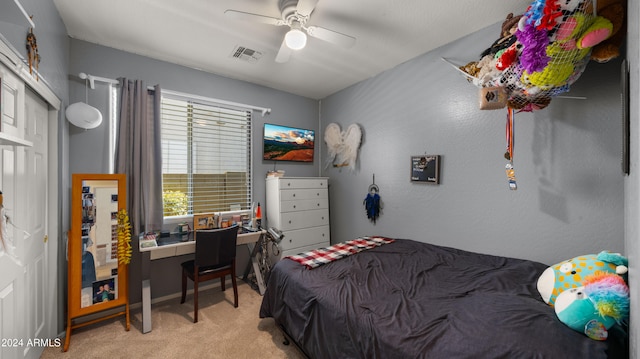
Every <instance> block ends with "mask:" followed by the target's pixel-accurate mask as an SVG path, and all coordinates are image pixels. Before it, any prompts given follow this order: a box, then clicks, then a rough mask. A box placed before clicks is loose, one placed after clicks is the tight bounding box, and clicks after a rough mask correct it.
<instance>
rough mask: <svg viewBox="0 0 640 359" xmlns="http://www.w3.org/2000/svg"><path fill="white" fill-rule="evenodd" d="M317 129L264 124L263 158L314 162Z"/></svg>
mask: <svg viewBox="0 0 640 359" xmlns="http://www.w3.org/2000/svg"><path fill="white" fill-rule="evenodd" d="M314 141H315V131H313V130H305V129H302V128H296V127H290V126H281V125H274V124H270V123H265V124H264V140H263V152H262V158H263V159H264V160H270V161H297V162H313V148H314V143H315V142H314Z"/></svg>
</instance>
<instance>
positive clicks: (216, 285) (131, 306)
mask: <svg viewBox="0 0 640 359" xmlns="http://www.w3.org/2000/svg"><path fill="white" fill-rule="evenodd" d="M238 284H240V283H238ZM229 285H231V283H229ZM219 287H220V283H219V282H217V281H216V282H213V283H210V284H207V285H204V286H201V287H200V289H199V291H200V292H202V291H205V290H208V289H213V288H219ZM189 294H193V289H188V290H187V295H189ZM180 297H182V291H180V292H176V293H171V294H168V295H165V296H162V297H157V298H152V299H151V305H154V304H158V303H162V302H166V301H169V300H172V299H176V298H180ZM141 308H142V302H136V303H129V313H131V312H132V311H134V310H137V309H141ZM121 310H122V307H116V308H112V309H108V310H105V311H102V312H99V313H93V314H89V315H87V316H84V317H82V320H81V321H79V322H78V323H83V322H88V321H90V320H94V319H98V318H102V317H104V316H107V315H110V314H114V313H117V312H119V311H121ZM76 319H77V318H76ZM65 325H66V323H65ZM65 328H66V326H65ZM66 334H67V332H66V330H63V331H62V332H61V333H58V338H64V337H65V336H66Z"/></svg>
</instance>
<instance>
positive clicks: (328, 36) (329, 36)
mask: <svg viewBox="0 0 640 359" xmlns="http://www.w3.org/2000/svg"><path fill="white" fill-rule="evenodd" d="M306 30H307V33H308V34H309V36H311V37H315V38H316V39H320V40H324V41H327V42H330V43H332V44H336V45H340V46H342V47H344V48H350V47H352V46H353V45H355V44H356V38H355V37H353V36H349V35H345V34H342V33H339V32H337V31H333V30H329V29H325V28H324V27H320V26H308V27H307V28H306Z"/></svg>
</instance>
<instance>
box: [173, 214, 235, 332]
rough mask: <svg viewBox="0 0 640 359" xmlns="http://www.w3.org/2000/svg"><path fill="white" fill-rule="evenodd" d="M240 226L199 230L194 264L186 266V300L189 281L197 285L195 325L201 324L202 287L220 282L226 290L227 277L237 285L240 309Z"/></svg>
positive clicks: (184, 265)
mask: <svg viewBox="0 0 640 359" xmlns="http://www.w3.org/2000/svg"><path fill="white" fill-rule="evenodd" d="M237 239H238V226H232V227H228V228H223V229H209V230H197V231H196V233H195V241H196V252H195V258H194V259H193V260H190V261H187V262H184V263H182V264H181V266H182V300H181V301H180V304H182V303H184V300H185V297H186V295H187V277H189V278H190V279H191V280H192V281H193V309H194V312H193V322H194V323H197V322H198V284H199V283H200V282H204V281H208V280H211V279H215V278H220V287H221V289H222V291H224V290H225V276H227V275H230V276H231V282H232V283H233V300H234V302H233V306H234V307H236V308H237V307H238V286H237V284H236V241H237Z"/></svg>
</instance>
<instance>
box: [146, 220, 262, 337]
mask: <svg viewBox="0 0 640 359" xmlns="http://www.w3.org/2000/svg"><path fill="white" fill-rule="evenodd" d="M266 233H267V232H266V231H265V230H261V231H258V232H249V233H239V234H238V239H237V242H236V244H237V245H238V246H240V245H246V246H247V248H248V249H249V255H250V262H249V264H248V265H247V270H246V271H245V276H244V279H246V277H247V274H248V272H249V271H250V269H251V268H250V266H252V267H253V271H254V273H255V275H256V281H257V282H258V289H259V290H260V294H261V295H262V294H264V290H265V285H264V280H263V279H262V274H261V272H260V269H259V267H258V261H257V259H256V258H255V253H256V250H255V249H256V247H257V243H258V241H259V240H260V239H261V238H263V236H264V235H266ZM156 242H157V244H158V246H157V247H146V248H140V253H141V254H142V333H148V332H150V331H151V261H152V260H156V259H160V258H168V257H176V256H181V255H185V254H192V253H195V251H196V242H195V241H194V240H193V232H190V233H188V234H179V233H172V234H171V235H170V236H168V237H160V238H157V239H156Z"/></svg>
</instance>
